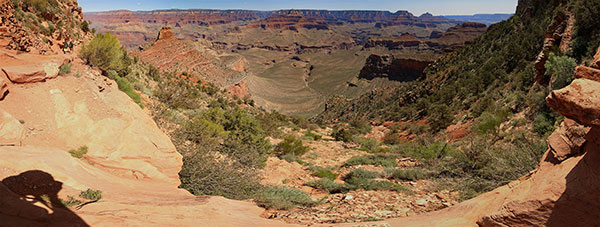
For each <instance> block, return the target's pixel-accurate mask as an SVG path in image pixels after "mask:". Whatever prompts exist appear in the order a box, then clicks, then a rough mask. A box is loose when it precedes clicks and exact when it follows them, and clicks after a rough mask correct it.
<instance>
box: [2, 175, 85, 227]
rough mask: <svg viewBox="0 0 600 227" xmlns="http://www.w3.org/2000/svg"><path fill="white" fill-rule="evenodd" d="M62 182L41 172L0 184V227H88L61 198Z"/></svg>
mask: <svg viewBox="0 0 600 227" xmlns="http://www.w3.org/2000/svg"><path fill="white" fill-rule="evenodd" d="M61 189H62V182H60V181H56V180H55V179H54V177H52V175H50V174H49V173H46V172H44V171H40V170H30V171H26V172H23V173H21V174H19V175H15V176H10V177H7V178H5V179H4V180H2V182H0V226H2V227H4V226H11V227H12V226H74V227H83V226H89V225H88V224H87V223H85V221H84V220H83V219H81V218H80V217H79V216H77V214H75V213H74V212H72V211H71V210H69V208H67V207H65V206H64V205H63V203H62V202H61V201H60V199H59V198H58V192H60V190H61Z"/></svg>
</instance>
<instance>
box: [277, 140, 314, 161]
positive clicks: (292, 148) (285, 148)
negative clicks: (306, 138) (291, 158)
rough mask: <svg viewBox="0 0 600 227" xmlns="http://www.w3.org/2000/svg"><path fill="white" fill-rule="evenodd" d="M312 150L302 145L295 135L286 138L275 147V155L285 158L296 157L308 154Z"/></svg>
mask: <svg viewBox="0 0 600 227" xmlns="http://www.w3.org/2000/svg"><path fill="white" fill-rule="evenodd" d="M309 150H310V147H308V146H304V145H303V144H302V140H301V139H298V138H297V137H295V136H293V135H288V136H286V137H285V138H284V139H283V141H281V142H280V143H279V144H277V146H276V147H275V154H276V155H277V156H283V155H287V154H294V155H295V156H302V155H304V154H306V152H308V151H309Z"/></svg>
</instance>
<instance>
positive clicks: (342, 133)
mask: <svg viewBox="0 0 600 227" xmlns="http://www.w3.org/2000/svg"><path fill="white" fill-rule="evenodd" d="M352 136H353V135H352V133H350V131H349V130H347V129H343V128H342V129H337V128H336V129H334V130H333V132H331V137H333V138H334V139H335V140H336V141H343V142H346V143H347V142H350V141H352Z"/></svg>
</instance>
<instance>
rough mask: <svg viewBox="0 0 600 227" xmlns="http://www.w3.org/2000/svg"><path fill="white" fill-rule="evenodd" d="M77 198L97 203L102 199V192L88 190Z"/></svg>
mask: <svg viewBox="0 0 600 227" xmlns="http://www.w3.org/2000/svg"><path fill="white" fill-rule="evenodd" d="M79 197H81V198H83V199H87V200H91V201H98V200H100V199H102V191H100V190H94V189H90V188H88V189H87V190H85V191H82V192H81V193H80V194H79Z"/></svg>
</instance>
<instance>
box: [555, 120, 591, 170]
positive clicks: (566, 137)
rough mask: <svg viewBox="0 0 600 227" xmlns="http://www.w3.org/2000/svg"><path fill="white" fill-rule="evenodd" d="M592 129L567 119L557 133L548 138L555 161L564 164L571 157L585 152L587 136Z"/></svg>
mask: <svg viewBox="0 0 600 227" xmlns="http://www.w3.org/2000/svg"><path fill="white" fill-rule="evenodd" d="M589 131H590V127H587V126H583V125H580V124H577V122H575V121H573V120H571V119H569V118H565V120H564V121H563V123H562V124H561V125H560V127H559V128H558V129H556V131H554V132H553V133H552V135H550V137H548V147H549V148H550V152H551V153H552V155H553V157H554V159H555V160H557V161H559V162H562V161H564V160H566V159H568V158H570V157H573V156H575V155H579V154H581V153H582V152H583V150H582V148H583V145H584V144H585V141H586V140H585V136H586V135H587V134H588V132H589Z"/></svg>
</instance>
